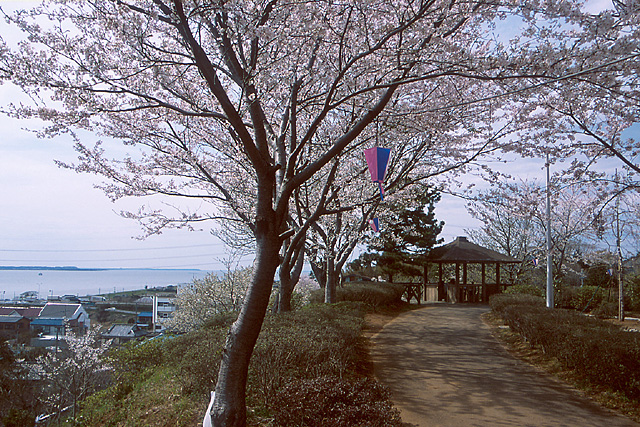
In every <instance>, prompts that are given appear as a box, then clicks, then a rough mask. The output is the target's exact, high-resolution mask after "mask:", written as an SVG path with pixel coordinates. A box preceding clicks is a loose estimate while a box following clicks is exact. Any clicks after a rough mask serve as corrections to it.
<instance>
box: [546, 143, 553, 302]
mask: <svg viewBox="0 0 640 427" xmlns="http://www.w3.org/2000/svg"><path fill="white" fill-rule="evenodd" d="M550 184H551V178H550V176H549V153H547V308H553V307H554V303H553V256H552V252H551V249H552V247H551V188H550V186H551V185H550Z"/></svg>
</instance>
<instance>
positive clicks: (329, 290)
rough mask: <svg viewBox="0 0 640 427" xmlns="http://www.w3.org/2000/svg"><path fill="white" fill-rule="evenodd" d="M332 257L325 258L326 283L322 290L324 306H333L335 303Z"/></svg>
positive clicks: (334, 273)
mask: <svg viewBox="0 0 640 427" xmlns="http://www.w3.org/2000/svg"><path fill="white" fill-rule="evenodd" d="M333 264H334V259H333V255H329V256H328V257H327V283H326V284H325V288H324V302H325V304H333V303H335V302H336V279H335V275H336V272H335V268H334V265H333Z"/></svg>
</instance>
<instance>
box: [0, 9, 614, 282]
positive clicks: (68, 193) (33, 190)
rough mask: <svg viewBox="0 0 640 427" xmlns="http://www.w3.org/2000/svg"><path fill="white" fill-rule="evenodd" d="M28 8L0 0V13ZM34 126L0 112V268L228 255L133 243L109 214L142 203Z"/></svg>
mask: <svg viewBox="0 0 640 427" xmlns="http://www.w3.org/2000/svg"><path fill="white" fill-rule="evenodd" d="M607 2H608V0H607ZM28 3H29V2H16V1H7V0H0V6H2V7H3V8H5V9H11V8H13V7H16V5H19V7H28ZM609 4H610V3H609ZM0 31H1V32H2V34H3V37H4V38H10V36H9V34H8V32H7V27H6V24H4V23H0ZM21 96H22V95H21V93H20V91H19V90H18V89H16V88H15V87H13V86H12V85H10V84H3V85H0V106H3V105H6V104H7V103H8V102H12V101H15V100H17V99H20V97H21ZM38 127H39V124H38V122H35V121H32V122H26V121H20V120H16V119H12V118H9V117H6V116H5V115H2V114H0V129H2V136H1V138H0V266H17V265H37V266H68V265H73V266H76V267H85V268H89V267H95V268H196V269H203V270H217V269H220V268H221V267H222V264H221V262H220V261H221V260H222V259H225V258H228V252H227V251H226V250H225V247H224V244H223V243H222V242H221V241H219V240H218V239H216V238H215V237H214V236H212V235H211V234H210V232H209V230H208V229H207V228H206V226H205V227H204V229H201V230H197V231H186V230H171V231H167V232H165V233H163V234H161V235H154V236H151V237H148V238H146V239H144V240H140V239H137V238H136V237H138V236H140V235H141V234H142V231H141V229H140V227H139V225H138V224H137V223H136V222H135V221H134V220H130V219H125V218H123V217H121V216H120V215H119V214H118V213H117V212H119V211H121V210H126V209H130V210H135V209H136V208H137V206H139V204H140V203H141V202H143V201H141V200H139V199H129V200H122V201H118V202H116V203H112V202H111V201H110V200H109V199H108V198H107V197H106V196H105V195H104V193H102V191H101V190H99V189H96V188H94V185H95V184H99V183H100V182H101V181H100V178H99V177H97V176H95V175H87V174H78V173H76V172H74V171H71V170H67V169H61V168H59V167H57V166H56V165H55V163H54V160H61V161H66V162H73V161H74V159H75V154H76V153H75V152H74V150H73V148H72V145H73V144H72V142H71V141H70V140H69V139H68V138H65V137H57V138H55V139H39V138H37V137H36V135H35V134H34V132H33V131H30V130H28V129H37V128H38ZM90 137H91V136H90ZM85 142H86V141H85ZM527 167H528V170H529V173H530V174H531V177H538V178H539V179H543V177H544V171H543V170H542V169H541V168H540V165H531V164H528V165H527ZM436 215H437V218H438V219H439V220H444V221H445V227H444V229H443V232H442V234H441V237H443V238H444V239H445V242H449V241H451V240H453V239H454V238H455V237H456V236H460V235H464V229H468V228H476V227H478V226H479V225H480V224H479V223H478V221H476V220H474V219H473V218H472V217H471V216H470V215H469V214H468V213H467V212H466V209H465V201H464V200H461V199H458V198H456V197H453V196H449V195H443V197H442V200H441V202H440V203H439V204H438V205H437V206H436ZM245 262H247V259H245Z"/></svg>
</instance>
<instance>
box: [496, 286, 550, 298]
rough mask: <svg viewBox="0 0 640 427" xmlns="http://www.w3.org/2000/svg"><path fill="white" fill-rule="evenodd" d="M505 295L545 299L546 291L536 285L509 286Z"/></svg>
mask: <svg viewBox="0 0 640 427" xmlns="http://www.w3.org/2000/svg"><path fill="white" fill-rule="evenodd" d="M504 293H505V294H525V295H533V296H536V297H544V295H545V291H544V289H542V288H541V287H540V286H536V285H513V286H509V287H508V288H507V289H506V290H505V291H504Z"/></svg>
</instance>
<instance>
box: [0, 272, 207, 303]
mask: <svg viewBox="0 0 640 427" xmlns="http://www.w3.org/2000/svg"><path fill="white" fill-rule="evenodd" d="M209 273H210V271H208V270H197V269H154V268H108V269H103V268H77V267H73V266H67V267H37V266H35V267H28V266H25V267H0V298H1V299H3V300H13V299H14V298H17V297H18V296H19V295H20V294H21V293H23V292H26V291H35V292H38V294H39V298H40V299H43V300H46V299H47V297H48V296H51V295H54V296H56V295H57V296H61V295H76V296H85V295H99V294H109V293H114V292H124V291H132V290H138V289H145V287H147V288H155V287H158V286H168V285H180V284H184V283H191V282H192V281H193V280H194V279H202V278H204V277H205V276H206V275H207V274H209Z"/></svg>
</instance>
